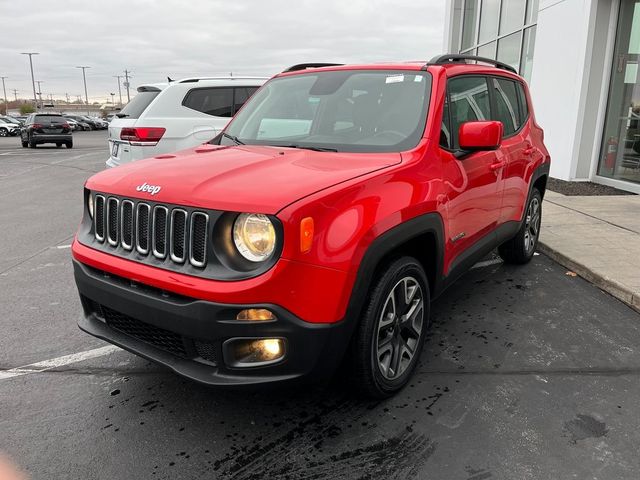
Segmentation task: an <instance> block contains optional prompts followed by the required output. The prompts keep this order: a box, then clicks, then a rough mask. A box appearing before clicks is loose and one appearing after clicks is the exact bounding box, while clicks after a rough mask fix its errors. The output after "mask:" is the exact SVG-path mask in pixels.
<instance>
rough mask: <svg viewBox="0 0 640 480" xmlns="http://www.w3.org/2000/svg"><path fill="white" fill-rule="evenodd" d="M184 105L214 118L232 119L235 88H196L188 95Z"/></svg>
mask: <svg viewBox="0 0 640 480" xmlns="http://www.w3.org/2000/svg"><path fill="white" fill-rule="evenodd" d="M182 105H184V106H185V107H187V108H191V109H193V110H197V111H198V112H202V113H206V114H207V115H213V116H214V117H232V116H233V88H231V87H229V88H220V87H216V88H196V89H193V90H190V91H189V92H188V93H187V95H186V96H185V97H184V100H183V102H182Z"/></svg>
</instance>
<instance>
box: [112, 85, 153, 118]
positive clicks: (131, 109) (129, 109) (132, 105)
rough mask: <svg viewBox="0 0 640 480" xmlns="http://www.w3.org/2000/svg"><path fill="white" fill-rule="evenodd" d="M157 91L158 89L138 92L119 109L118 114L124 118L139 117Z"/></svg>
mask: <svg viewBox="0 0 640 480" xmlns="http://www.w3.org/2000/svg"><path fill="white" fill-rule="evenodd" d="M159 93H160V90H157V91H155V90H154V91H145V92H138V93H137V94H136V96H135V97H133V99H131V101H130V102H129V103H127V104H126V105H125V107H124V108H123V109H122V110H120V113H119V114H118V116H119V117H124V118H139V117H140V115H142V112H144V111H145V110H146V109H147V107H148V106H149V105H150V104H151V102H153V100H154V99H155V98H156V97H157V96H158V94H159Z"/></svg>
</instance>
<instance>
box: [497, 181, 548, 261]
mask: <svg viewBox="0 0 640 480" xmlns="http://www.w3.org/2000/svg"><path fill="white" fill-rule="evenodd" d="M541 222H542V195H541V194H540V192H539V191H538V189H537V188H534V189H533V190H532V191H531V195H530V196H529V202H528V203H527V210H526V213H525V218H524V221H523V222H522V226H521V227H520V230H518V233H516V235H515V236H514V237H513V238H512V239H510V240H507V241H506V242H504V243H503V244H502V245H500V246H499V247H498V253H499V254H500V256H501V257H502V259H503V260H504V261H505V262H506V263H514V264H524V263H528V262H529V261H530V260H531V258H532V257H533V254H534V252H535V251H536V247H537V246H538V238H539V237H540V225H541Z"/></svg>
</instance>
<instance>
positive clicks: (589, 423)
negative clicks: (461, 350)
mask: <svg viewBox="0 0 640 480" xmlns="http://www.w3.org/2000/svg"><path fill="white" fill-rule="evenodd" d="M564 429H565V431H566V432H567V433H568V434H569V435H571V443H573V444H575V443H577V442H579V441H580V440H585V439H587V438H599V437H604V436H605V435H606V434H607V432H608V431H609V430H608V429H607V426H606V424H605V423H604V422H601V421H599V420H596V419H595V418H593V417H592V416H591V415H581V414H578V415H576V418H574V419H573V420H569V421H568V422H565V424H564Z"/></svg>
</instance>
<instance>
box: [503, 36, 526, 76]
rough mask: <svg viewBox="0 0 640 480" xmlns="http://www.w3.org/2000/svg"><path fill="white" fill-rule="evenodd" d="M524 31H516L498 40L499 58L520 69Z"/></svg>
mask: <svg viewBox="0 0 640 480" xmlns="http://www.w3.org/2000/svg"><path fill="white" fill-rule="evenodd" d="M521 39H522V32H516V33H513V34H511V35H508V36H506V37H504V38H501V39H500V40H498V60H500V61H501V62H504V63H506V64H507V65H511V66H512V67H513V68H515V69H516V71H517V70H518V68H519V67H520V41H521Z"/></svg>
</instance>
